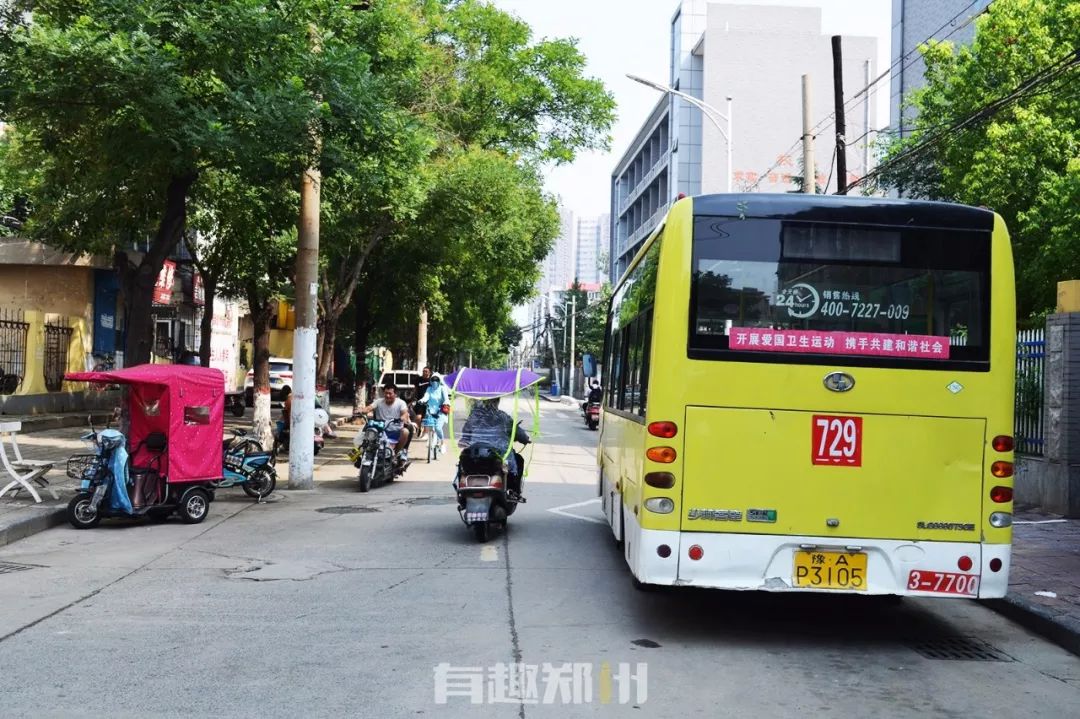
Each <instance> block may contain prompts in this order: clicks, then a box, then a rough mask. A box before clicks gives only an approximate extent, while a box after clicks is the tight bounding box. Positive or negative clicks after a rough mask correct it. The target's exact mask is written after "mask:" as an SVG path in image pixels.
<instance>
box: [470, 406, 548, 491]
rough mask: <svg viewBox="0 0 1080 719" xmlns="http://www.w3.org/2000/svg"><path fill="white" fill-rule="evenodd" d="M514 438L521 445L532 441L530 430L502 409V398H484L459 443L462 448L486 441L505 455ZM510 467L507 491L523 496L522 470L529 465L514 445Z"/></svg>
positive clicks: (508, 467) (508, 459)
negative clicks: (517, 423) (526, 464)
mask: <svg viewBox="0 0 1080 719" xmlns="http://www.w3.org/2000/svg"><path fill="white" fill-rule="evenodd" d="M511 437H512V438H513V441H515V442H519V443H520V444H528V443H529V441H530V440H529V435H528V433H527V432H526V431H525V430H523V429H522V428H521V426H520V425H515V424H514V420H513V418H512V417H511V416H510V415H508V414H507V413H506V412H503V411H502V410H500V409H499V398H498V397H495V398H493V399H486V400H481V401H479V402H477V403H476V406H475V407H473V410H472V412H470V413H469V418H468V419H467V420H465V425H464V426H463V427H462V428H461V439H460V440H459V442H458V444H459V445H461V446H462V448H465V447H469V446H471V445H474V444H486V445H488V446H490V447H492V448H493V449H494V450H495V451H496V452H499V453H500V454H503V455H505V454H506V450H507V449H508V448H511ZM506 466H507V480H506V484H507V487H506V489H507V491H508V492H511V493H513V494H515V495H517V496H519V497H520V496H521V472H522V470H523V469H524V466H525V460H524V458H523V457H522V456H521V455H520V454H518V453H517V452H514V451H513V449H512V448H511V451H510V455H509V456H508V457H507V458H506Z"/></svg>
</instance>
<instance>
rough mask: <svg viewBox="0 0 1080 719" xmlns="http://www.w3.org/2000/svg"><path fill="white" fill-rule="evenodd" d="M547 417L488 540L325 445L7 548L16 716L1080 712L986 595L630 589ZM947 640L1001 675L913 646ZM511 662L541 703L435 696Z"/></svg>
mask: <svg viewBox="0 0 1080 719" xmlns="http://www.w3.org/2000/svg"><path fill="white" fill-rule="evenodd" d="M544 419H545V431H544V437H543V438H542V440H541V443H539V444H538V445H537V457H536V461H535V462H534V465H533V471H532V476H531V479H530V480H529V482H528V484H527V485H526V486H527V490H526V493H527V496H528V498H529V502H528V504H526V505H524V506H522V507H520V509H519V511H518V512H517V513H516V514H515V515H514V516H513V517H512V518H511V524H510V531H509V532H508V533H507V534H505V535H500V536H499V537H498V538H497V539H496V540H494V541H492V542H489V543H488V544H486V545H483V546H481V545H478V544H477V543H476V542H475V541H474V540H473V539H472V538H471V536H470V535H469V534H468V533H467V532H466V530H465V528H464V527H463V526H462V525H461V523H460V521H459V520H458V518H457V515H456V512H455V510H454V503H453V498H452V496H451V491H450V487H449V479H450V476H449V475H450V472H451V471H452V463H451V462H450V461H448V460H441V461H439V462H437V463H433V464H432V465H427V464H425V463H423V462H419V463H414V465H413V466H412V468H410V470H409V472H408V474H407V475H406V477H405V478H404V480H401V481H398V482H395V483H394V484H392V485H390V486H387V487H380V488H376V489H374V490H372V492H371V493H369V494H364V495H362V494H359V493H358V492H356V490H355V482H354V479H353V474H354V472H355V470H353V469H352V468H351V467H348V466H344V465H335V464H334V462H336V461H339V460H335V459H334V457H335V455H334V450H330V453H329V454H328V455H327V465H326V467H327V469H324V470H323V472H321V473H320V476H325V477H326V480H325V481H320V482H319V483H318V485H317V488H316V489H315V490H313V491H310V492H282V493H281V496H282V498H281V500H280V501H278V502H275V503H269V504H255V503H253V502H251V501H250V500H249V499H247V498H246V497H244V495H243V494H242V493H240V492H239V491H235V492H221V493H219V501H217V502H215V503H214V505H213V506H212V509H211V513H210V516H209V518H208V519H207V521H206V522H205V523H203V524H201V525H195V526H189V525H183V524H180V523H178V522H168V523H166V524H164V525H160V526H150V525H144V524H130V523H110V524H108V525H107V526H106V525H103V526H102V527H100V528H98V529H97V530H93V531H88V532H76V531H75V530H72V529H69V528H67V527H66V526H64V527H59V528H57V529H54V530H51V531H48V532H44V533H42V534H39V535H36V536H34V537H31V538H28V539H25V540H23V541H21V542H18V543H15V544H13V545H10V546H8V547H4V548H2V549H0V562H2V563H5V564H3V565H0V566H6V567H7V570H6V571H5V572H4V573H0V606H2V607H4V611H3V612H2V613H0V665H2V666H3V667H4V674H5V680H6V681H5V692H4V697H3V699H2V700H0V701H2V705H3V714H4V716H13V717H14V716H33V717H39V716H64V717H66V716H80V717H83V716H93V717H97V716H110V717H113V716H139V717H145V716H186V715H192V714H198V715H206V716H252V717H256V716H257V717H260V718H266V717H278V716H280V717H294V716H301V715H302V716H331V715H342V714H348V715H352V716H362V717H368V716H370V717H376V716H377V717H406V716H408V717H416V716H422V715H427V714H432V713H435V712H438V713H439V714H440V715H442V716H460V717H474V716H475V717H521V716H526V717H547V716H551V717H577V716H593V715H595V714H598V713H604V712H608V713H610V714H611V715H613V716H623V715H627V714H631V713H632V714H633V715H634V716H643V717H679V718H681V717H686V716H703V717H714V716H718V715H747V716H754V715H759V714H765V713H767V714H770V715H773V716H780V717H787V716H796V715H806V714H816V715H826V714H828V715H837V716H864V715H869V716H888V717H891V716H916V715H920V716H925V715H930V716H953V715H966V716H977V715H990V716H1016V715H1020V714H1025V715H1031V716H1062V715H1065V716H1068V715H1071V713H1072V711H1074V710H1075V706H1076V705H1077V701H1078V700H1080V660H1077V658H1076V657H1073V656H1072V655H1070V654H1068V653H1067V652H1065V651H1063V650H1062V649H1060V648H1058V647H1056V646H1054V645H1053V644H1050V643H1048V642H1046V641H1044V640H1042V639H1041V638H1039V637H1038V636H1036V635H1034V634H1031V633H1029V632H1027V631H1026V630H1024V629H1022V628H1020V627H1018V626H1016V625H1014V624H1012V623H1011V622H1009V621H1008V620H1006V619H1004V618H1002V617H1001V616H1000V615H998V614H995V613H993V612H991V611H989V610H987V609H986V608H985V607H982V606H980V605H978V604H976V603H974V602H968V601H964V600H956V601H948V600H905V601H904V602H901V603H900V604H899V605H892V604H889V603H882V602H875V601H867V598H860V597H853V598H849V597H822V596H813V597H807V596H805V595H762V594H746V595H738V594H735V595H733V594H724V593H716V592H703V591H692V590H672V591H662V592H655V593H640V592H637V591H634V590H633V589H632V588H631V587H630V582H629V577H628V574H627V570H626V567H625V564H624V563H623V561H622V558H621V556H620V554H619V552H618V550H617V549H615V547H614V545H613V543H612V541H611V536H610V533H609V531H608V529H607V527H606V525H604V524H602V523H601V521H600V514H599V510H598V505H597V504H596V502H594V501H592V500H593V498H594V496H595V483H594V478H595V471H594V469H593V449H592V447H591V443H593V442H595V439H596V433H592V432H589V431H588V430H586V429H585V428H584V426H583V425H580V423H579V420H578V417H577V415H576V413H575V412H574V411H573V410H572V409H563V408H561V407H557V406H548V405H545V407H544ZM335 467H336V469H333V472H335V473H336V474H335V476H334V477H333V478H331V468H335ZM553 510H556V511H553ZM950 637H953V638H955V637H971V638H974V639H976V640H978V641H980V642H985V643H986V645H987V646H988V647H990V648H991V649H992V650H993V652H992V653H990V654H988V656H993V657H995V658H996V659H998V660H997V661H955V660H953V661H950V660H944V659H930V658H927V657H926V656H924V655H923V654H920V653H919V651H916V649H917V648H918V647H919V645H920V644H921V643H925V642H928V641H940V640H942V639H944V638H950ZM923 649H925V647H923ZM987 651H988V652H989V651H990V650H987ZM513 662H522V663H524V664H525V665H527V666H529V667H535V668H536V671H537V673H538V685H539V686H538V694H537V695H536V698H537V699H538V703H537V704H522V703H519V702H512V703H509V704H501V703H498V704H491V703H484V704H480V705H473V704H472V703H470V701H469V700H468V699H467V698H463V697H457V696H450V697H447V698H446V701H447V703H446V704H445V705H443V704H438V703H437V701H436V699H437V698H436V691H435V690H436V685H435V672H436V670H437V669H436V668H437V667H438V666H439V665H440V664H445V665H447V666H448V667H450V668H452V669H454V670H455V671H456V672H457V674H456V676H457V677H458V679H459V681H466V682H472V681H473V679H472V678H473V677H475V676H480V677H481V678H482V681H483V682H484V683H483V684H482V685H481V686H482V689H481V691H482V692H483V693H484V697H483V698H484V699H485V701H486V700H487V699H489V698H492V695H489V694H487V692H488V690H489V686H488V685H487V683H486V680H487V679H493V678H495V677H496V676H497V675H498V674H499V671H500V669H499V667H503V668H504V669H505V667H506V666H507V665H508V664H510V663H513ZM564 662H565V663H567V667H569V668H570V669H573V670H575V671H577V673H578V675H581V676H584V675H585V674H586V673H588V675H589V679H590V680H591V681H590V683H589V686H590V687H591V694H592V696H591V697H590V701H589V702H588V703H584V700H585V697H584V695H583V694H582V695H581V696H579V697H578V698H579V699H581V700H582V702H583V703H580V704H572V703H564V700H568V701H572V700H573V698H574V697H573V696H572V691H571V689H572V688H573V686H572V685H573V682H570V680H569V679H567V682H568V683H567V684H566V689H567V691H566V692H562V691H559V692H555V693H552V696H551V698H552V699H553V700H555V703H554V704H544V703H543V700H544V698H545V694H546V693H548V692H551V691H552V690H551V687H552V686H554V687H555V688H556V689H558V687H559V683H558V681H556V680H555V679H552V677H556V676H563V678H564V679H565V678H566V677H565V675H559V674H558V670H560V668H561V665H562V664H563V663H564ZM605 663H606V666H607V667H608V670H607V671H609V672H610V676H612V677H613V679H612V681H611V682H607V684H606V686H608V687H613V689H612V692H611V693H610V694H609V695H607V699H608V701H609V704H608V705H607V706H604V705H603V704H602V699H603V698H604V697H603V696H602V694H603V692H602V689H603V687H604V686H605V684H604V682H605V681H607V680H606V679H604V678H603V677H605V676H609V675H608V674H605V669H604V667H605ZM641 663H644V664H646V665H647V667H646V668H645V669H644V670H641V669H640V668H639V666H638V665H639V664H641ZM545 665H547V666H546V667H545ZM470 667H474V668H476V671H477V672H480V674H476V673H475V672H472V670H470V669H469V668H470ZM586 670H587V671H586ZM618 679H626V680H627V686H631V687H632V688H633V689H634V690H635V691H632V692H630V693H629V694H628V695H627V697H626V699H627V702H626V703H620V700H621V698H622V697H621V696H620V695H619V692H618V689H619V688H621V687H622V684H620V683H619V682H618V681H615V680H618ZM635 679H637V680H641V679H644V682H645V686H646V689H647V694H646V696H645V698H644V701H643V702H637V700H638V699H640V697H639V696H637V695H636V689H637V685H636V684H632V683H631V682H632V680H635ZM553 682H554V683H553ZM494 684H495V682H493V683H492V686H494ZM578 684H579V685H580V687H584V686H585V685H584V683H580V682H579V683H578ZM459 688H460V685H459ZM582 691H583V690H582ZM635 702H637V704H636V706H637V707H639V708H637V709H634V708H632V707H634V706H635Z"/></svg>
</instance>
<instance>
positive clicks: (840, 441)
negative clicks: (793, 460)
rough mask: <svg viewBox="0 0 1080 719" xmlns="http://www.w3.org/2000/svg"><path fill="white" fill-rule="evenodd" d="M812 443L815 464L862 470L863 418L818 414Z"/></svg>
mask: <svg viewBox="0 0 1080 719" xmlns="http://www.w3.org/2000/svg"><path fill="white" fill-rule="evenodd" d="M811 439H812V445H811V450H810V451H811V454H812V458H813V461H814V464H821V465H827V466H830V467H861V466H862V417H837V416H833V415H823V414H815V415H814V417H813V427H812V434H811Z"/></svg>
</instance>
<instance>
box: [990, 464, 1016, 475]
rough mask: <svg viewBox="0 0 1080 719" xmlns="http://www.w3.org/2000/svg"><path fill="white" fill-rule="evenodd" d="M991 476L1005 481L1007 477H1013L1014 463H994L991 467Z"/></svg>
mask: <svg viewBox="0 0 1080 719" xmlns="http://www.w3.org/2000/svg"><path fill="white" fill-rule="evenodd" d="M990 474H992V475H994V476H995V477H997V478H998V479H1004V478H1005V477H1011V476H1013V463H1012V462H994V463H993V464H991V465H990Z"/></svg>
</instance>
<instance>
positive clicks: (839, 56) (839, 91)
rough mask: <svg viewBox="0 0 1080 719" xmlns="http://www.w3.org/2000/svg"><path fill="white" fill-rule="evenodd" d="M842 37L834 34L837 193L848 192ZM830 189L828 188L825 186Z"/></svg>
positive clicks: (833, 65) (833, 68) (833, 62)
mask: <svg viewBox="0 0 1080 719" xmlns="http://www.w3.org/2000/svg"><path fill="white" fill-rule="evenodd" d="M841 42H842V38H841V37H840V36H839V35H833V36H832V76H833V97H834V100H833V102H834V103H835V107H836V194H838V195H846V194H847V140H846V138H845V135H846V133H847V123H846V122H845V121H844V57H843V51H842V49H841V46H840V44H841ZM825 189H826V191H828V188H825Z"/></svg>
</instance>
